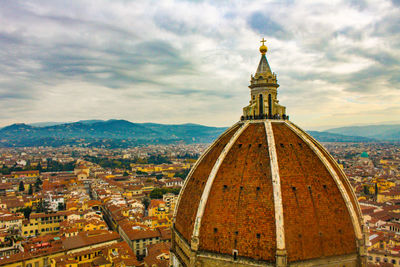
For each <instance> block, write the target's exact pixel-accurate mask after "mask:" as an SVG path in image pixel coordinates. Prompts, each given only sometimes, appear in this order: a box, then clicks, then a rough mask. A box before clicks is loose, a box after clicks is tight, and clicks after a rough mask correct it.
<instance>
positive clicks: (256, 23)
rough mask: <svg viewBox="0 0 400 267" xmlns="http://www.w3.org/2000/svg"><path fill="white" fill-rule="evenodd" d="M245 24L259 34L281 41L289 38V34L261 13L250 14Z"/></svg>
mask: <svg viewBox="0 0 400 267" xmlns="http://www.w3.org/2000/svg"><path fill="white" fill-rule="evenodd" d="M247 22H248V24H249V25H250V27H251V28H252V29H253V30H254V31H256V32H257V33H259V34H262V35H268V36H276V37H279V38H281V39H288V38H290V34H289V33H288V32H286V31H285V29H284V28H283V27H282V26H281V25H280V24H278V23H277V22H275V21H274V20H272V19H271V18H270V17H269V16H268V15H265V14H263V13H261V12H254V13H252V14H251V15H250V17H249V18H248V20H247Z"/></svg>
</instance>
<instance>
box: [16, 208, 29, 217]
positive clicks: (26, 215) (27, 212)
mask: <svg viewBox="0 0 400 267" xmlns="http://www.w3.org/2000/svg"><path fill="white" fill-rule="evenodd" d="M17 212H22V213H23V214H24V217H25V219H29V216H30V215H31V213H32V208H31V207H25V208H22V209H19V210H17Z"/></svg>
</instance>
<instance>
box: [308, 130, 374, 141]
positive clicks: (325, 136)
mask: <svg viewBox="0 0 400 267" xmlns="http://www.w3.org/2000/svg"><path fill="white" fill-rule="evenodd" d="M308 133H309V134H310V135H311V136H312V137H314V138H315V139H317V140H318V141H320V142H348V143H361V142H375V141H377V140H376V139H374V138H369V137H363V136H354V135H343V134H335V133H328V132H318V131H308Z"/></svg>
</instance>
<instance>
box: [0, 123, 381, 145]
mask: <svg viewBox="0 0 400 267" xmlns="http://www.w3.org/2000/svg"><path fill="white" fill-rule="evenodd" d="M226 129H227V128H226V127H208V126H204V125H198V124H178V125H173V124H157V123H132V122H129V121H126V120H107V121H103V120H85V121H78V122H73V123H63V124H56V125H50V126H41V127H38V126H32V125H27V124H23V123H19V124H12V125H9V126H6V127H4V128H2V129H0V146H1V147H20V146H62V145H82V146H95V147H129V146H135V145H140V144H170V143H179V142H182V143H211V142H212V141H214V140H215V139H216V138H217V137H218V136H219V135H220V134H221V133H223V132H224V131H225V130H226ZM309 133H310V134H311V135H312V136H313V137H314V138H316V139H317V140H318V141H320V142H373V141H376V139H375V138H372V137H366V136H357V135H355V134H348V135H347V134H341V133H331V132H317V131H309Z"/></svg>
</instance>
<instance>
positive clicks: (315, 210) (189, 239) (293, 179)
mask: <svg viewBox="0 0 400 267" xmlns="http://www.w3.org/2000/svg"><path fill="white" fill-rule="evenodd" d="M260 64H261V63H260ZM272 87H273V88H275V90H276V88H277V86H276V85H274V86H272ZM258 90H259V89H258ZM256 93H257V94H258V93H259V91H258V92H256ZM267 93H268V92H267ZM252 99H253V98H252ZM260 99H262V98H261V97H260ZM264 99H265V98H264ZM259 103H262V102H259ZM259 103H256V102H255V105H256V109H255V110H258V111H262V109H261V108H259V107H258V106H257V105H258V104H259ZM275 103H277V102H275ZM269 105H271V102H269ZM265 110H269V111H270V112H271V110H272V111H273V110H274V109H273V108H270V107H268V106H267V107H266V109H265ZM275 110H277V112H278V113H276V114H274V115H273V116H271V114H270V113H269V114H268V113H267V114H263V112H260V113H261V114H255V115H254V116H252V117H249V115H248V114H247V115H246V114H245V116H243V117H242V121H240V122H238V123H236V124H235V125H234V126H232V127H231V128H230V129H228V130H227V131H226V132H225V133H223V134H222V135H221V136H220V137H219V138H218V139H217V140H216V141H215V142H214V143H213V144H212V145H211V146H210V147H209V148H208V149H207V150H206V151H205V152H204V154H203V155H202V156H201V157H200V158H199V160H198V161H197V162H196V164H195V166H194V167H193V168H192V170H191V172H190V173H189V175H188V177H187V178H186V181H185V185H184V187H183V188H182V192H181V194H180V197H179V200H178V203H177V208H176V211H175V216H174V226H173V244H172V265H173V266H197V264H198V265H199V266H217V265H221V266H265V265H267V266H270V265H272V266H275V265H276V266H289V265H290V266H292V265H293V266H304V265H307V266H321V265H323V266H362V265H363V262H364V261H365V255H364V254H365V253H364V250H365V242H364V240H365V235H364V233H363V228H362V216H361V212H360V208H359V205H358V202H357V199H356V196H355V194H354V192H353V189H352V188H351V185H350V183H349V181H348V179H347V178H346V176H345V174H344V172H343V171H342V170H341V169H340V167H339V166H338V164H337V163H336V161H335V160H334V159H333V158H332V156H330V155H329V153H328V152H327V151H326V150H325V149H324V148H323V147H322V145H321V144H319V143H318V142H317V141H316V140H315V139H313V138H312V137H311V136H310V135H308V134H307V133H306V132H305V131H303V130H301V129H300V128H299V127H297V126H296V125H294V124H293V123H291V122H290V121H288V120H287V119H286V118H287V116H286V115H285V114H279V111H282V112H284V111H285V109H284V108H283V109H282V108H281V106H280V108H279V109H275ZM253 111H254V109H253ZM245 112H247V110H245ZM271 117H274V118H275V119H271ZM283 117H285V119H282V118H283ZM246 118H247V119H246ZM222 263H223V264H222ZM238 264H239V265H238Z"/></svg>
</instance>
